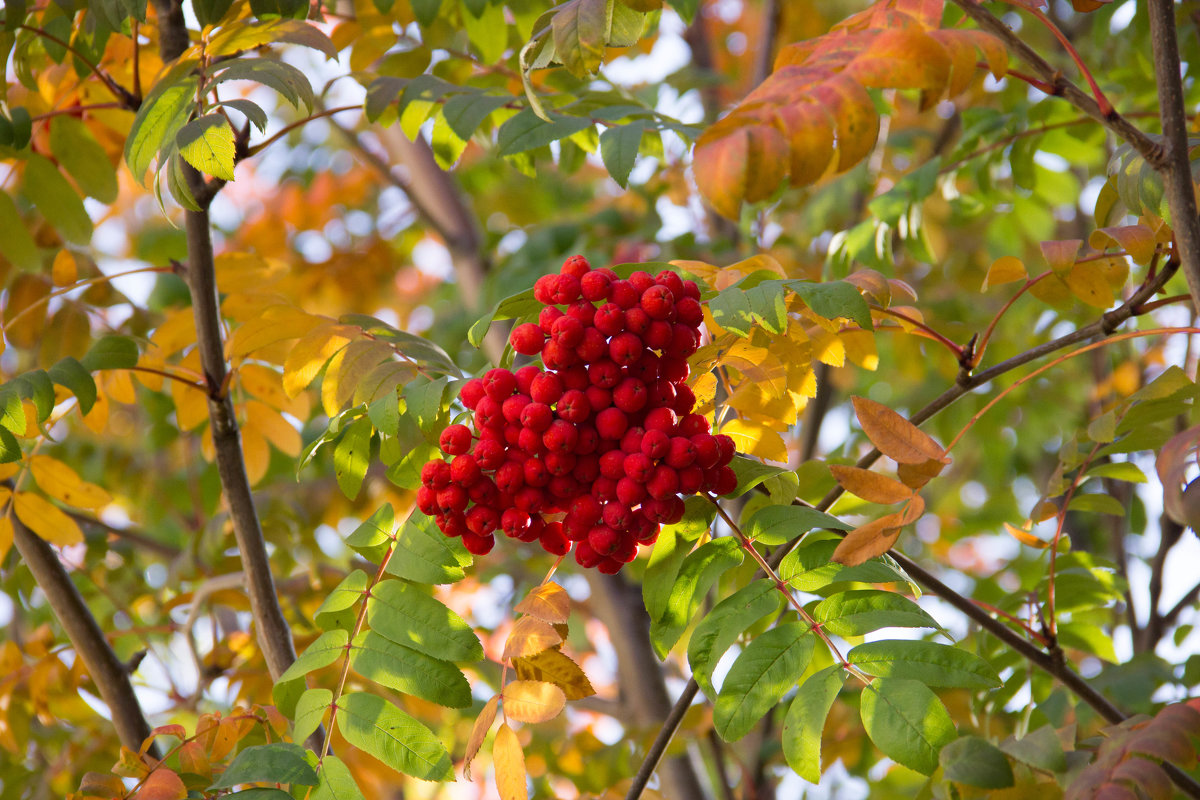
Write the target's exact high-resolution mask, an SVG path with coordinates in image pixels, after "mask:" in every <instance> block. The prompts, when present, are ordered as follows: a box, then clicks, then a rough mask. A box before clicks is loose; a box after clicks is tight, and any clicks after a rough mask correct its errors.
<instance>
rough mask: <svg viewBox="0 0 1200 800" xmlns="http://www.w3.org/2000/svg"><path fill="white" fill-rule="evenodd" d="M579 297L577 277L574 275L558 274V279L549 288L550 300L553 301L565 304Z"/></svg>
mask: <svg viewBox="0 0 1200 800" xmlns="http://www.w3.org/2000/svg"><path fill="white" fill-rule="evenodd" d="M578 299H579V278H577V277H575V276H574V275H559V276H558V281H557V282H556V283H554V284H553V287H552V288H551V290H550V300H551V302H553V303H558V304H561V305H566V304H567V303H573V302H575V301H576V300H578Z"/></svg>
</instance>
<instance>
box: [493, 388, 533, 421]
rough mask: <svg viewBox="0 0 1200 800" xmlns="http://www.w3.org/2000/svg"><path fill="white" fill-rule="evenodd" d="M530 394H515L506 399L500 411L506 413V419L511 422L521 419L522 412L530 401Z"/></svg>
mask: <svg viewBox="0 0 1200 800" xmlns="http://www.w3.org/2000/svg"><path fill="white" fill-rule="evenodd" d="M530 402H531V401H530V399H529V395H527V394H514V395H513V396H512V397H510V398H508V399H507V400H505V401H504V403H503V404H501V406H500V413H501V414H503V415H504V421H505V422H510V423H518V422H520V421H521V412H522V411H524V410H525V406H527V405H529V403H530Z"/></svg>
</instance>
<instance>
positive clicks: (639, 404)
mask: <svg viewBox="0 0 1200 800" xmlns="http://www.w3.org/2000/svg"><path fill="white" fill-rule="evenodd" d="M649 399H650V393H649V392H647V391H646V384H644V383H642V382H641V381H639V380H638V379H637V378H626V379H625V380H623V381H621V382H620V383H619V384H618V385H617V388H615V389H613V405H615V406H616V407H617V408H619V409H621V410H622V411H624V412H625V413H626V414H633V413H635V412H637V411H641V410H642V409H643V408H645V407H646V402H647V401H648V400H649Z"/></svg>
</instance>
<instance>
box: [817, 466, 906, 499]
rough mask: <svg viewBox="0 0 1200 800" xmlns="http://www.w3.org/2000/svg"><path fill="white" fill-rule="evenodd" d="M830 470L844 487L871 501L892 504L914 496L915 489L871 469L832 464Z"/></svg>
mask: <svg viewBox="0 0 1200 800" xmlns="http://www.w3.org/2000/svg"><path fill="white" fill-rule="evenodd" d="M829 471H830V472H832V473H833V477H834V479H835V480H837V482H838V483H839V484H841V486H842V488H843V489H845V490H846V491H847V492H849V493H850V494H852V495H854V496H855V497H861V498H862V499H863V500H866V501H868V502H871V503H883V504H884V505H890V504H892V503H899V502H900V501H902V500H907V499H908V498H910V497H912V495H913V490H912V489H911V488H910V487H908V486H905V485H904V484H903V483H901V482H900V481H898V480H895V479H894V478H889V477H887V476H886V475H880V474H879V473H878V472H872V471H871V470H869V469H860V468H859V467H849V466H846V465H844V464H830V465H829Z"/></svg>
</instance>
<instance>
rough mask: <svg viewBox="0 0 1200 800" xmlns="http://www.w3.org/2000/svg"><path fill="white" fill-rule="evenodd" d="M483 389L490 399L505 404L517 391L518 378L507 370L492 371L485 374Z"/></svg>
mask: <svg viewBox="0 0 1200 800" xmlns="http://www.w3.org/2000/svg"><path fill="white" fill-rule="evenodd" d="M483 388H484V391H486V392H487V396H488V397H490V398H492V399H493V400H495V401H497V402H503V401H504V400H506V399H507V398H508V397H509V396H511V395H512V393H513V392H515V391H516V390H517V377H516V376H515V375H513V374H512V373H511V372H510V371H508V370H506V369H490V370H488V371H487V372H486V373H484V376H483Z"/></svg>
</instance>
